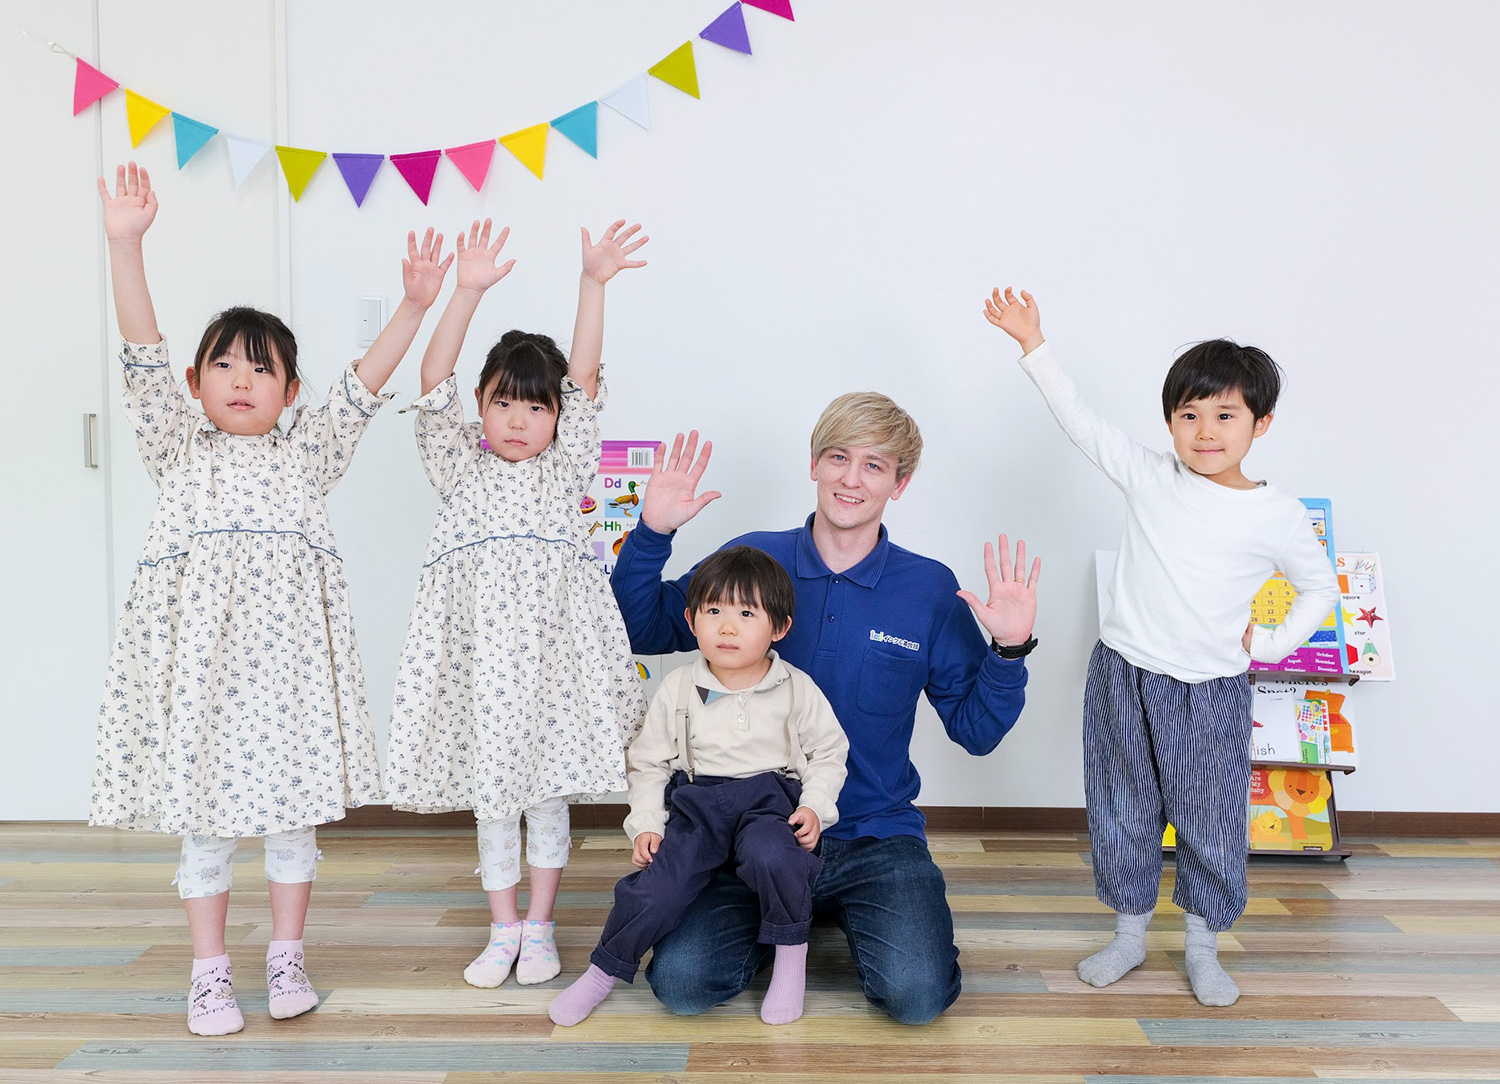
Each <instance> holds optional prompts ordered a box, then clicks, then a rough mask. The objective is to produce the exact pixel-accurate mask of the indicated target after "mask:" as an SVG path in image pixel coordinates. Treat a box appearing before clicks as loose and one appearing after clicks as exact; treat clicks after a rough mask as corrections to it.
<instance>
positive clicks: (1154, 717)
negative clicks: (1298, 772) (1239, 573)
mask: <svg viewBox="0 0 1500 1084" xmlns="http://www.w3.org/2000/svg"><path fill="white" fill-rule="evenodd" d="M1251 694H1252V690H1251V688H1250V680H1249V678H1248V677H1246V676H1244V675H1239V676H1236V677H1224V678H1215V679H1213V680H1211V681H1203V682H1197V683H1192V684H1190V683H1188V682H1185V681H1178V680H1177V679H1176V678H1174V677H1169V676H1167V675H1166V674H1156V673H1152V672H1151V671H1149V670H1141V669H1139V668H1137V667H1135V666H1132V665H1131V664H1130V663H1128V662H1126V661H1125V659H1123V658H1122V657H1121V656H1120V655H1119V654H1118V653H1117V652H1116V651H1114V650H1113V649H1112V648H1109V647H1106V646H1105V645H1104V644H1102V643H1101V644H1099V645H1098V646H1097V647H1095V648H1094V654H1093V657H1092V658H1090V660H1089V675H1088V684H1087V685H1086V687H1085V691H1084V699H1083V762H1084V774H1083V783H1084V795H1085V799H1086V802H1087V805H1088V818H1089V845H1090V847H1091V848H1092V850H1093V856H1094V886H1095V889H1096V891H1097V893H1098V896H1099V899H1100V900H1102V901H1103V902H1104V903H1106V904H1107V905H1109V906H1110V907H1111V908H1113V909H1114V910H1116V911H1121V912H1124V913H1125V914H1128V915H1143V914H1147V913H1149V912H1150V911H1152V910H1153V909H1154V908H1155V907H1156V898H1157V893H1158V892H1159V891H1160V887H1161V837H1162V830H1163V829H1164V828H1165V827H1166V825H1167V822H1168V821H1171V823H1172V826H1173V827H1174V828H1175V829H1176V830H1177V884H1176V887H1175V888H1174V889H1173V891H1172V902H1173V903H1175V904H1177V906H1179V907H1181V908H1182V909H1183V910H1184V911H1189V912H1191V913H1193V914H1195V915H1198V916H1200V917H1201V918H1202V919H1203V920H1204V922H1205V923H1207V925H1208V928H1209V929H1211V930H1227V929H1229V927H1230V926H1232V925H1233V924H1234V920H1235V919H1237V918H1239V917H1240V913H1241V912H1242V911H1244V909H1245V899H1246V895H1247V886H1246V881H1245V861H1246V854H1247V851H1248V848H1249V824H1248V821H1249V809H1250V726H1251V720H1250V699H1251Z"/></svg>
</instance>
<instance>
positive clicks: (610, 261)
mask: <svg viewBox="0 0 1500 1084" xmlns="http://www.w3.org/2000/svg"><path fill="white" fill-rule="evenodd" d="M623 225H625V220H624V219H623V218H621V219H617V220H616V221H614V222H611V223H610V224H609V228H608V229H606V230H605V231H604V236H602V237H600V238H599V243H598V244H597V245H596V244H594V242H593V241H591V240H589V231H588V228H587V227H582V233H583V273H584V276H585V277H586V278H589V279H592V280H593V281H594V282H597V283H598V284H599V285H600V286H603V285H604V284H605V283H606V282H608V281H609V280H610V279H612V278H614V277H615V274H616V273H617V272H619V271H622V270H624V269H625V268H627V267H645V266H646V261H645V260H632V259H629V256H630V254H631V253H632V252H634V251H635V250H636V249H638V248H640V247H641V246H642V245H644V244H645V243H646V242H647V241H649V240H651V238H650V237H640V238H638V239H636V240H634V241H631V240H630V238H631V237H633V236H634V235H635V233H636V231H637V230H639V229H640V228H641V224H640V223H639V222H637V223H636V224H635V225H634V226H631V227H630V228H629V229H627V230H625V231H624V232H623V233H621V232H620V227H621V226H623ZM627 242H629V243H628V244H627Z"/></svg>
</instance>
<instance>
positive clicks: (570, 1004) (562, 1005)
mask: <svg viewBox="0 0 1500 1084" xmlns="http://www.w3.org/2000/svg"><path fill="white" fill-rule="evenodd" d="M614 988H615V979H614V976H613V975H606V974H605V973H604V972H603V971H600V970H599V969H598V968H597V967H595V966H594V965H593V964H589V969H588V970H587V971H585V972H584V973H583V974H582V975H580V976H578V980H577V981H576V982H574V983H573V985H572V986H569V987H568V988H567V989H566V990H564V991H563V992H562V993H560V994H558V995H557V996H556V997H555V998H553V999H552V1004H551V1005H548V1006H547V1015H548V1016H550V1017H552V1022H553V1023H554V1024H560V1025H562V1026H563V1027H565V1028H570V1027H572V1026H573V1025H574V1024H579V1023H582V1022H583V1021H584V1020H586V1019H588V1015H589V1013H591V1012H593V1011H594V1010H595V1009H597V1008H598V1007H599V1003H600V1002H601V1001H603V1000H604V999H605V998H606V997H608V996H609V992H610V991H611V990H613V989H614ZM799 1011H800V1010H799Z"/></svg>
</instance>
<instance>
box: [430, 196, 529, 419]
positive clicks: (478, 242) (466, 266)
mask: <svg viewBox="0 0 1500 1084" xmlns="http://www.w3.org/2000/svg"><path fill="white" fill-rule="evenodd" d="M492 226H493V223H492V222H491V220H490V219H488V218H486V219H485V220H484V225H483V226H480V224H479V220H478V219H475V220H474V224H473V225H471V226H470V227H469V238H468V242H467V243H465V241H464V231H463V230H459V231H458V252H457V256H458V285H457V287H456V288H455V289H454V291H453V296H452V297H451V298H449V299H448V307H447V308H445V309H444V310H443V315H442V317H441V318H440V319H439V320H438V324H437V327H436V328H434V329H433V331H432V338H431V339H430V340H428V343H427V352H426V353H424V354H423V355H422V394H423V395H426V394H427V393H428V392H430V391H431V390H432V389H433V388H435V387H437V386H438V385H439V384H441V383H442V382H443V381H445V380H447V379H448V378H449V377H450V376H452V375H453V367H454V366H455V365H457V364H458V352H459V351H460V350H462V349H463V345H464V336H465V335H467V334H468V333H469V321H470V320H472V319H473V318H474V310H476V309H477V308H479V301H480V299H481V298H482V297H484V292H485V291H486V290H488V289H489V288H490V287H491V286H493V285H495V283H497V282H499V281H500V280H501V279H503V278H504V277H505V276H506V275H508V274H510V269H511V268H512V267H514V266H515V265H516V261H515V260H506V261H505V262H504V263H503V264H500V265H498V266H496V264H495V261H496V260H497V259H499V258H500V250H501V249H503V248H504V247H505V242H506V240H507V239H508V238H509V237H510V227H509V226H506V227H505V228H504V229H502V230H501V231H500V236H498V237H496V238H495V243H494V244H490V229H491V228H492ZM449 258H450V259H451V258H452V257H449Z"/></svg>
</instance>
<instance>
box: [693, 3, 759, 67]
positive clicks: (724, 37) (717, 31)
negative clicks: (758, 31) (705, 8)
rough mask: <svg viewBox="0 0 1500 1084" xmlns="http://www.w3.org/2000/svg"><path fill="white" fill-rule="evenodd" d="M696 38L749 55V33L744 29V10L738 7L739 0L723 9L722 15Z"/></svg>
mask: <svg viewBox="0 0 1500 1084" xmlns="http://www.w3.org/2000/svg"><path fill="white" fill-rule="evenodd" d="M698 36H699V37H700V38H702V39H703V40H704V41H711V42H713V43H714V44H715V45H722V46H724V48H726V49H733V50H734V51H735V52H737V53H744V54H745V55H746V56H749V55H750V32H749V31H748V30H746V29H745V9H744V8H742V7H741V6H740V5H739V0H735V3H733V4H730V5H729V7H727V8H725V9H724V14H722V15H720V16H719V17H718V18H717V19H715V20H714V21H713V22H711V23H709V24H708V25H707V26H705V27H704V28H703V30H702V32H701V33H700V34H699V35H698Z"/></svg>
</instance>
